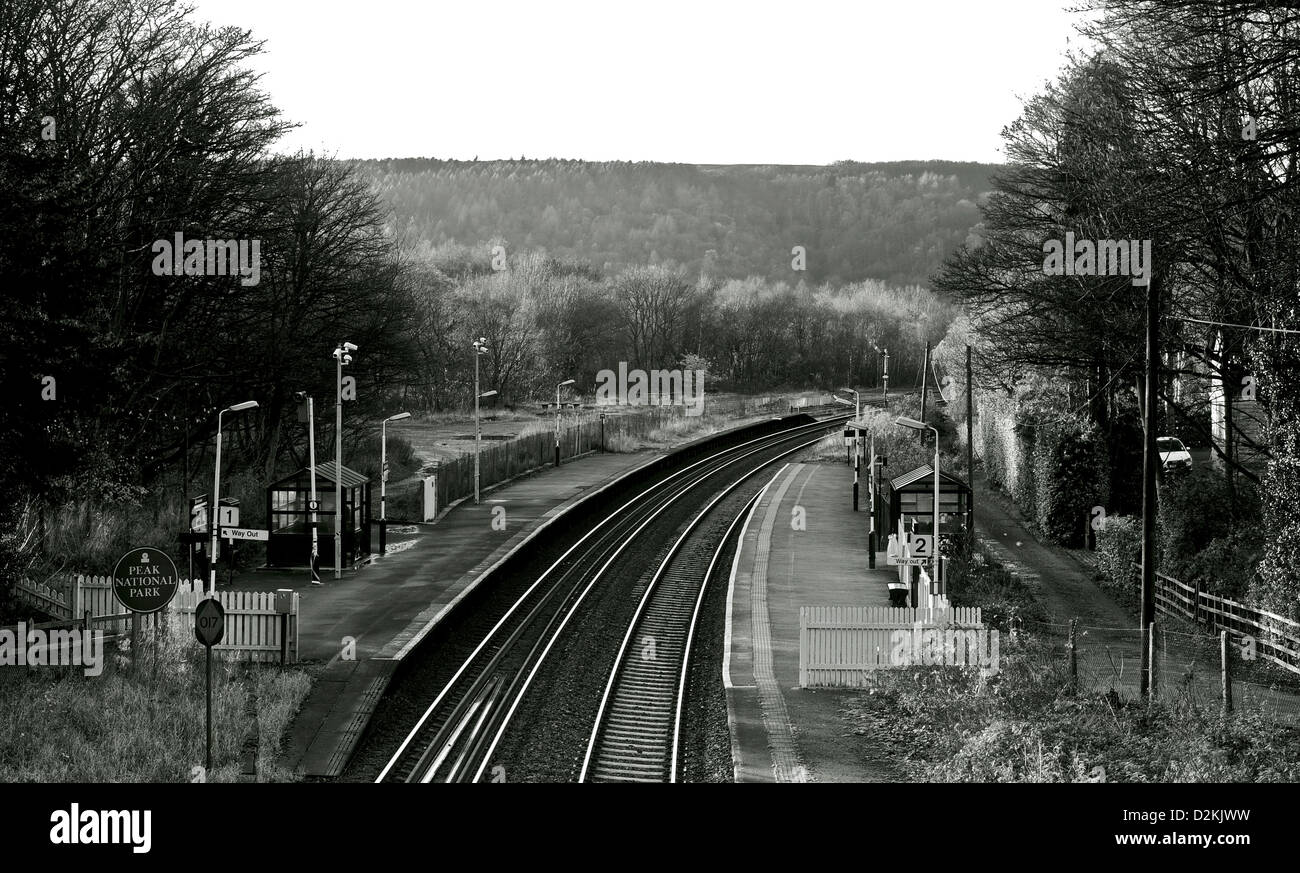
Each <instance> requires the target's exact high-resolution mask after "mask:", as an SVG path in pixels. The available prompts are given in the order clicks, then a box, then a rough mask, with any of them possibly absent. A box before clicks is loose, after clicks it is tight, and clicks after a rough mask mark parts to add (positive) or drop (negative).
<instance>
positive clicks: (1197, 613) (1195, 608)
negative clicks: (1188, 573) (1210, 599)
mask: <svg viewBox="0 0 1300 873" xmlns="http://www.w3.org/2000/svg"><path fill="white" fill-rule="evenodd" d="M1192 625H1193V626H1194V627H1196V628H1200V626H1201V580H1200V579H1197V580H1196V581H1195V582H1194V583H1193V590H1192Z"/></svg>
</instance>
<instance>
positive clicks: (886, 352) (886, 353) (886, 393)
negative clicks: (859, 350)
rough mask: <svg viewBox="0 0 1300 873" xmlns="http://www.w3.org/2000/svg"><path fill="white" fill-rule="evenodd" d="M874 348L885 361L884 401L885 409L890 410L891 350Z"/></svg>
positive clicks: (883, 378)
mask: <svg viewBox="0 0 1300 873" xmlns="http://www.w3.org/2000/svg"><path fill="white" fill-rule="evenodd" d="M872 348H873V349H875V350H876V351H877V352H880V354H881V355H882V356H883V357H884V359H885V369H884V374H883V375H882V377H881V379H882V381H883V382H884V384H885V390H884V398H883V400H884V404H885V408H886V409H888V408H889V349H888V348H883V349H882V348H881V347H880V346H872Z"/></svg>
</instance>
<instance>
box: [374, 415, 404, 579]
mask: <svg viewBox="0 0 1300 873" xmlns="http://www.w3.org/2000/svg"><path fill="white" fill-rule="evenodd" d="M410 417H411V413H409V412H399V413H397V414H396V415H390V416H388V418H385V419H384V420H383V421H381V422H379V554H380V555H386V554H388V507H387V505H386V501H387V500H388V422H390V421H401V420H402V419H404V418H410Z"/></svg>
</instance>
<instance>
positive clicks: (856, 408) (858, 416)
mask: <svg viewBox="0 0 1300 873" xmlns="http://www.w3.org/2000/svg"><path fill="white" fill-rule="evenodd" d="M840 390H841V391H848V392H849V393H850V394H852V395H853V420H854V421H861V420H862V400H861V399H860V398H859V396H858V392H857V391H856V390H855V389H853V388H841V389H840Z"/></svg>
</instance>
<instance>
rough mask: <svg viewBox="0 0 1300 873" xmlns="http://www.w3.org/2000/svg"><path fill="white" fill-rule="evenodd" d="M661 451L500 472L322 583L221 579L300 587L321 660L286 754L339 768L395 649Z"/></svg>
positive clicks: (316, 771)
mask: <svg viewBox="0 0 1300 873" xmlns="http://www.w3.org/2000/svg"><path fill="white" fill-rule="evenodd" d="M661 456H662V453H659V452H636V453H631V454H615V453H610V454H597V455H590V456H587V457H583V458H580V459H577V460H574V461H570V462H569V463H567V464H565V465H564V466H562V467H560V468H559V469H558V470H557V469H553V468H552V469H547V470H544V471H539V472H537V473H534V474H532V475H529V476H527V477H525V478H521V479H517V480H515V481H513V482H508V483H505V484H503V485H501V486H499V487H496V488H494V489H492V490H490V491H484V492H482V494H481V502H480V503H479V504H477V505H476V504H475V503H474V502H473V498H468V499H466V500H463V501H461V502H459V503H458V504H453V506H452V507H451V508H450V509H449V510H447V511H445V513H444V514H442V515H441V516H440V517H439V518H438V520H437V521H435V522H432V523H429V524H422V525H418V528H419V530H420V534H419V535H418V536H416V537H415V538H414V540H413V541H411V540H409V539H408V540H402V539H400V538H399V539H397V540H396V542H395V541H394V540H393V538H392V537H390V541H389V543H388V547H389V551H388V554H386V555H383V556H377V557H376V558H375V559H374V560H373V561H372V562H370V563H368V564H366V565H364V566H362V567H360V568H359V569H344V571H343V574H342V578H341V579H335V578H334V568H333V566H332V565H331V566H328V567H326V566H324V564H325V560H322V566H321V569H320V576H321V580H322V582H323V584H322V585H312V584H311V583H310V577H309V575H308V573H307V571H306V570H292V571H289V570H267V571H256V572H251V573H244V574H241V575H239V576H237V577H236V582H235V584H234V585H224V584H223V585H221V586H220V587H221V588H222V589H223V590H252V591H271V590H275V589H277V588H292V589H294V590H296V591H298V592H299V594H300V599H299V618H298V627H299V637H298V657H299V659H300V660H303V661H317V662H325V667H324V669H323V670H322V671H321V672H320V673H319V674H318V675H317V676H316V678H315V682H314V683H313V684H312V689H311V691H310V692H309V693H308V696H307V699H306V700H305V701H304V703H303V706H302V708H301V709H300V710H299V712H298V714H297V716H296V717H295V719H294V722H293V724H292V726H291V727H290V735H289V739H288V742H287V744H286V748H285V760H286V765H287V766H289V767H291V768H292V769H293V770H294V772H295V773H296V774H297V775H299V776H304V777H333V776H337V775H339V773H341V772H342V771H343V768H344V766H345V765H346V764H347V761H348V759H349V758H350V757H351V754H352V751H353V749H354V748H355V746H356V744H357V742H358V740H359V739H360V737H361V734H362V732H363V731H364V729H365V726H366V724H367V722H368V721H369V719H370V716H371V715H372V714H373V712H374V710H375V706H376V705H377V704H378V702H379V699H380V697H381V696H382V695H383V693H384V690H385V689H386V688H387V686H388V682H389V680H390V679H391V677H392V675H393V672H394V670H395V669H396V668H397V665H398V664H399V663H400V662H401V660H402V658H404V657H405V656H406V655H407V654H408V653H409V652H410V651H411V650H412V649H413V648H414V647H415V645H416V644H417V643H418V642H419V640H420V639H421V638H422V637H423V636H424V635H425V634H427V633H428V632H429V630H431V629H432V628H433V627H434V626H435V625H436V624H437V622H438V621H439V620H441V619H442V617H443V616H445V615H446V614H447V613H448V612H449V611H450V610H451V608H452V607H453V606H454V605H455V604H456V603H457V602H458V601H459V600H460V599H461V598H463V597H464V596H465V595H466V594H467V593H468V592H469V591H471V590H472V589H473V587H474V586H475V585H476V584H477V583H478V581H479V580H480V579H482V578H483V576H484V575H485V574H486V572H487V570H488V569H489V568H491V567H492V566H493V565H495V564H496V563H497V562H499V561H501V560H503V559H504V558H505V557H506V556H507V555H509V554H510V553H511V552H513V551H514V550H515V549H517V548H518V547H519V546H520V545H522V544H523V543H524V542H525V541H526V540H527V539H529V538H530V537H531V536H533V535H534V534H536V533H537V531H538V530H539V529H541V528H542V527H543V526H544V525H546V524H547V523H548V522H549V521H550V520H552V519H554V518H556V517H557V516H559V515H560V514H562V513H563V512H564V511H565V510H567V509H568V508H569V507H570V506H571V505H573V504H574V503H576V502H578V500H580V499H581V498H582V497H583V496H584V495H586V494H589V493H591V492H592V491H593V490H594V489H598V488H601V487H603V486H606V485H608V484H609V483H611V482H613V481H614V480H616V479H618V478H620V477H622V476H623V475H624V474H626V473H628V472H630V471H632V470H633V469H635V468H637V467H640V466H642V465H644V464H648V463H651V462H653V461H654V460H656V459H657V458H659V457H661ZM496 507H503V508H504V510H505V529H504V530H496V529H494V528H493V524H492V522H493V520H494V518H500V513H497V514H496V515H494V513H493V510H494V508H496ZM498 526H499V525H498ZM407 542H410V543H411V544H410V545H409V546H408V545H407V544H406V543H407ZM399 543H400V545H399ZM395 546H397V548H396V549H395V548H394V547H395ZM322 557H323V558H326V557H327V556H322Z"/></svg>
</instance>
